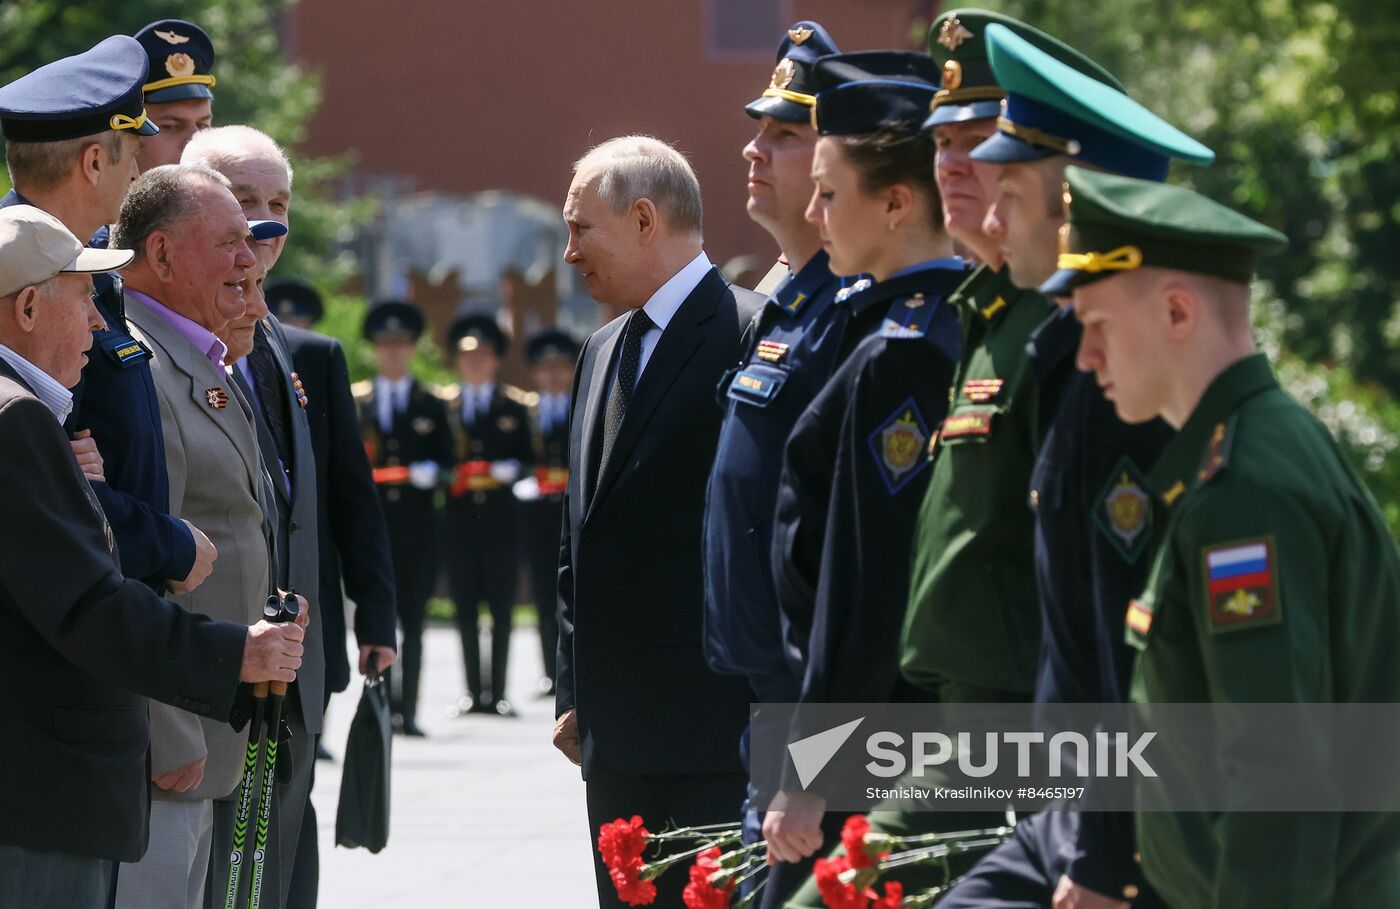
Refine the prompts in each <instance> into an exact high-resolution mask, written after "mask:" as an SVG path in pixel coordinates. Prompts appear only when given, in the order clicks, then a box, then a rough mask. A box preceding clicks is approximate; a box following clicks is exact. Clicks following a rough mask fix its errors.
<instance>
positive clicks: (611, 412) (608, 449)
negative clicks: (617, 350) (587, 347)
mask: <svg viewBox="0 0 1400 909" xmlns="http://www.w3.org/2000/svg"><path fill="white" fill-rule="evenodd" d="M655 327H656V323H655V322H653V321H651V317H650V316H648V315H647V314H646V311H645V310H641V309H638V310H636V311H634V312H633V313H632V317H631V318H630V319H628V320H627V329H626V333H625V334H624V335H623V336H622V355H621V356H620V357H619V358H618V361H617V375H616V376H615V377H614V378H613V382H612V388H611V389H609V391H608V409H607V411H606V412H605V413H604V414H603V454H602V459H601V460H600V461H599V462H598V476H600V477H601V476H602V475H603V471H604V469H606V468H607V466H608V455H609V454H611V453H612V447H613V442H615V441H616V440H617V431H618V429H620V428H621V427H622V418H623V417H624V416H626V414H627V405H628V404H630V403H632V392H633V390H634V389H635V388H636V387H637V373H638V371H639V370H640V369H641V366H642V337H643V336H644V335H645V334H646V333H647V330H648V329H651V328H655Z"/></svg>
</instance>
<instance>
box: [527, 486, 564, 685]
mask: <svg viewBox="0 0 1400 909" xmlns="http://www.w3.org/2000/svg"><path fill="white" fill-rule="evenodd" d="M525 507H526V520H525V547H526V552H527V553H528V554H529V559H530V588H531V592H532V593H533V594H534V596H535V612H537V613H538V614H539V622H540V651H541V655H542V656H543V657H544V674H545V678H547V679H549V680H550V681H551V682H553V681H554V679H555V671H554V665H555V661H556V659H557V657H558V651H559V538H560V532H561V530H562V524H563V509H564V503H563V499H562V498H560V499H558V500H554V499H548V498H545V499H541V500H539V501H537V502H531V503H529V504H528V505H527V506H525Z"/></svg>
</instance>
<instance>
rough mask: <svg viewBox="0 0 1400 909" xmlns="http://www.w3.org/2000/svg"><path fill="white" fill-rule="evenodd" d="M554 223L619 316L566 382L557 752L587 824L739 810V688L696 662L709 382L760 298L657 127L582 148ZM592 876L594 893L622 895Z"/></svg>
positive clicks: (691, 820)
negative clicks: (579, 777)
mask: <svg viewBox="0 0 1400 909" xmlns="http://www.w3.org/2000/svg"><path fill="white" fill-rule="evenodd" d="M564 220H565V222H566V223H567V224H568V227H569V246H568V249H567V250H565V253H564V261H566V262H568V263H569V264H570V265H572V266H574V267H575V268H577V269H578V270H579V272H580V273H581V274H582V275H583V277H584V280H585V281H587V282H588V286H589V291H590V293H591V294H592V296H593V298H594V299H595V300H597V301H598V302H599V303H603V304H607V305H612V306H615V307H619V308H623V309H626V310H627V312H626V313H625V314H624V315H622V316H620V317H618V318H617V319H615V320H613V321H612V322H610V323H609V324H608V325H606V326H604V327H603V328H601V329H599V330H598V331H597V332H595V333H594V334H593V335H592V336H591V337H589V339H588V340H587V342H585V344H584V347H583V352H582V354H581V356H580V358H579V364H578V369H577V371H576V373H575V376H574V389H573V405H572V408H571V412H572V414H573V419H572V426H571V437H570V444H569V450H570V458H569V461H570V474H569V484H568V489H567V491H566V493H565V505H564V508H565V520H564V531H563V539H562V541H561V543H560V553H559V558H560V570H559V599H560V606H561V610H562V613H561V621H560V637H559V662H558V672H559V677H558V681H557V692H556V707H555V711H556V715H557V717H558V719H557V721H556V726H555V735H554V741H555V745H556V747H558V748H559V749H560V750H561V751H563V752H564V753H565V754H566V755H567V756H568V757H569V758H570V760H573V761H574V762H576V763H580V764H581V765H582V767H583V776H584V779H585V781H586V783H587V799H588V820H589V825H590V834H591V835H596V831H597V828H598V825H600V824H602V823H606V822H608V821H611V820H613V819H614V818H616V817H619V816H624V817H631V816H632V815H634V814H639V815H641V816H642V818H643V819H644V820H645V821H646V823H647V825H648V827H650V828H651V829H654V830H655V829H661V828H663V827H665V826H666V825H667V823H668V822H674V823H676V824H681V825H690V824H708V823H717V822H723V821H735V822H737V821H738V820H739V806H740V804H741V803H742V801H743V797H744V787H745V781H746V778H745V775H744V773H743V766H742V764H741V762H740V759H739V752H738V749H737V747H736V745H735V743H736V742H737V741H738V740H739V734H740V732H741V731H742V730H743V728H744V725H745V723H746V722H747V720H748V703H749V699H750V692H749V688H748V684H747V683H746V682H745V681H743V680H742V679H739V678H736V677H732V676H729V677H725V676H720V675H717V674H715V673H713V672H711V671H710V669H709V668H708V667H707V666H706V665H705V658H704V654H703V652H702V649H701V608H702V599H703V591H702V589H701V588H702V573H701V559H700V541H701V521H702V517H703V512H704V507H705V485H706V481H707V479H708V477H709V472H710V467H711V463H712V461H713V460H714V453H715V443H716V441H717V439H718V436H719V425H720V417H721V412H720V408H719V404H718V403H717V401H716V397H715V387H716V385H717V384H718V383H719V380H720V376H721V374H723V373H724V371H725V370H726V369H727V368H729V367H730V366H732V365H734V364H735V363H736V362H737V361H738V358H739V354H740V351H741V349H742V343H743V337H744V334H745V331H746V329H747V328H748V326H749V323H750V321H751V320H752V317H753V315H754V313H755V312H757V310H758V307H759V305H760V303H761V302H762V301H761V299H760V298H759V297H758V296H757V295H756V294H752V293H750V292H748V291H743V290H737V291H736V290H733V289H731V288H730V287H729V286H728V284H727V283H726V282H725V280H724V278H723V277H722V276H721V275H720V273H719V272H718V271H717V270H716V269H715V268H714V267H713V266H712V265H710V262H709V259H708V258H707V257H706V256H705V254H704V252H703V250H702V245H703V240H702V237H701V208H700V187H699V184H698V183H697V182H696V179H695V175H694V172H693V171H692V170H691V168H690V165H689V163H688V162H687V161H686V160H685V158H684V157H683V156H682V155H680V154H679V153H678V152H676V151H675V150H674V149H672V148H671V147H670V146H668V145H666V144H664V143H662V142H658V141H657V140H655V139H650V138H645V137H635V136H628V137H623V138H620V139H613V140H611V141H609V142H605V143H603V144H602V145H600V146H598V147H596V148H594V149H593V150H592V151H590V152H589V153H588V154H587V155H585V156H584V157H583V158H582V159H581V160H580V161H579V162H578V163H577V164H576V165H575V166H574V180H573V184H572V185H571V186H570V188H569V196H568V199H567V201H566V202H565V204H564ZM736 296H737V297H738V298H739V299H737V300H736ZM590 838H591V837H590ZM595 869H596V871H597V876H598V894H599V899H600V901H601V903H602V905H604V906H620V905H622V903H621V902H620V901H619V900H618V898H617V895H616V893H615V892H614V890H613V886H612V884H611V882H610V880H609V878H608V875H607V870H606V869H605V868H604V867H603V865H602V863H601V862H599V861H597V857H596V856H595ZM684 883H685V881H684V880H683V879H681V877H680V876H679V875H670V876H668V877H666V878H662V879H661V881H660V883H659V895H658V899H657V902H656V903H655V905H658V906H680V905H681V902H680V891H681V888H682V885H683V884H684Z"/></svg>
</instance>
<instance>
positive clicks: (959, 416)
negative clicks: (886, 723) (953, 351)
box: [900, 265, 1054, 701]
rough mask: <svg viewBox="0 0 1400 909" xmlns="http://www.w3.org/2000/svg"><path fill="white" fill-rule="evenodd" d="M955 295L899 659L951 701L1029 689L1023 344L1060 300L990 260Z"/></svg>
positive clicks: (1028, 381) (1027, 402)
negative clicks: (951, 369) (954, 321)
mask: <svg viewBox="0 0 1400 909" xmlns="http://www.w3.org/2000/svg"><path fill="white" fill-rule="evenodd" d="M949 304H950V305H952V306H953V307H955V308H956V309H957V310H958V311H959V313H960V316H961V319H962V323H963V352H962V357H961V363H960V364H959V368H958V375H957V377H956V378H955V380H954V383H953V390H952V395H953V398H952V400H951V401H950V403H949V407H948V415H947V417H946V418H945V419H944V421H943V424H942V426H941V427H940V429H939V431H938V432H937V433H936V434H935V435H934V437H933V440H932V442H931V443H930V457H932V458H933V461H934V465H933V475H932V477H931V478H930V480H929V486H928V490H927V492H926V493H925V494H924V499H923V504H922V506H921V507H920V511H919V518H918V523H917V525H916V527H915V533H914V553H913V560H912V565H913V575H912V578H911V581H910V589H909V607H908V610H907V611H906V613H905V617H904V629H903V635H902V638H901V650H902V654H901V662H900V669H901V671H902V672H903V673H904V676H905V677H906V678H908V679H909V681H911V682H913V683H914V684H915V685H918V686H920V687H922V688H926V689H929V690H931V691H938V692H939V693H940V695H941V696H942V697H943V698H944V699H945V700H974V701H976V700H1005V699H1011V698H1014V697H1016V696H1024V697H1025V698H1027V699H1028V698H1029V697H1030V694H1031V691H1032V689H1033V687H1034V679H1035V670H1036V659H1037V654H1038V652H1039V649H1040V614H1039V606H1038V604H1037V600H1036V592H1035V571H1034V551H1033V536H1032V535H1033V527H1032V520H1031V517H1032V516H1031V511H1030V509H1029V508H1028V507H1027V503H1026V496H1027V491H1028V489H1029V487H1030V476H1031V468H1032V466H1033V465H1034V463H1035V453H1036V448H1037V445H1038V436H1039V430H1038V428H1037V427H1038V422H1037V417H1036V382H1035V376H1034V374H1033V373H1032V370H1031V368H1030V361H1029V358H1028V356H1027V354H1026V343H1027V342H1028V340H1029V339H1030V336H1031V333H1032V332H1033V331H1034V330H1035V328H1036V327H1037V326H1038V325H1040V324H1041V323H1042V322H1043V321H1045V319H1046V317H1047V316H1049V315H1050V313H1051V312H1053V311H1054V305H1053V304H1052V303H1051V302H1050V301H1049V300H1047V299H1046V298H1045V297H1043V296H1041V295H1040V294H1038V293H1035V292H1034V291H1026V290H1021V289H1019V288H1017V287H1016V286H1015V285H1013V284H1012V283H1011V278H1010V273H1009V272H1008V270H1007V269H1005V268H1003V269H1002V270H1001V271H993V270H992V269H990V268H988V267H987V266H985V265H984V266H982V267H981V268H979V269H978V270H977V271H975V272H973V274H972V275H971V276H970V277H969V278H968V279H967V281H966V282H964V283H963V285H962V287H960V288H959V289H958V290H957V291H956V292H954V294H953V296H952V297H950V298H949Z"/></svg>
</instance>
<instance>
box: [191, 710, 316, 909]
mask: <svg viewBox="0 0 1400 909" xmlns="http://www.w3.org/2000/svg"><path fill="white" fill-rule="evenodd" d="M297 697H298V696H297V695H296V694H295V693H294V694H289V695H288V697H287V702H286V707H285V712H284V715H285V716H286V717H287V725H288V726H289V727H290V728H291V731H292V739H291V747H289V748H287V749H286V750H285V751H282V752H281V753H280V754H278V756H277V763H278V764H279V765H281V764H282V762H283V761H284V760H287V759H289V758H290V760H291V767H292V779H291V781H290V782H288V783H278V784H277V785H275V786H273V787H272V793H273V797H272V818H271V822H270V823H269V824H268V830H267V853H266V855H267V859H266V864H265V865H264V870H263V905H264V906H267V905H270V904H271V903H272V900H271V890H270V888H271V887H272V886H274V885H275V886H276V887H277V891H276V892H277V902H276V905H277V906H282V905H284V904H285V903H286V901H287V893H288V892H289V891H290V890H291V886H292V869H293V868H294V867H295V866H296V854H297V844H298V843H299V842H300V840H301V826H302V815H303V813H304V812H305V811H306V807H307V804H308V802H309V801H310V798H311V771H312V767H313V765H314V763H315V759H316V737H315V736H312V735H307V733H306V724H305V723H304V722H303V721H302V717H301V708H300V705H299V703H298V701H297ZM250 810H252V811H256V810H257V796H256V793H255V794H254V797H253V802H252V808H251V809H250ZM237 817H238V790H236V789H235V790H234V791H233V793H231V794H230V797H229V798H226V799H219V800H218V801H216V802H214V845H213V848H212V849H211V850H210V853H209V859H210V861H209V886H208V888H207V889H206V892H205V900H204V904H203V905H204V906H205V909H223V905H224V896H225V894H227V893H228V874H229V854H230V853H231V852H232V851H233V824H234V821H235V819H236V818H237ZM256 829H257V824H256V819H254V820H253V821H250V822H249V824H248V839H249V842H248V845H247V846H246V856H247V857H246V858H245V860H244V862H245V864H244V866H243V873H242V877H243V880H244V881H251V880H252V873H251V869H252V855H253V844H252V839H253V836H254V831H255V830H256ZM241 886H244V887H245V890H246V885H241Z"/></svg>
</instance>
